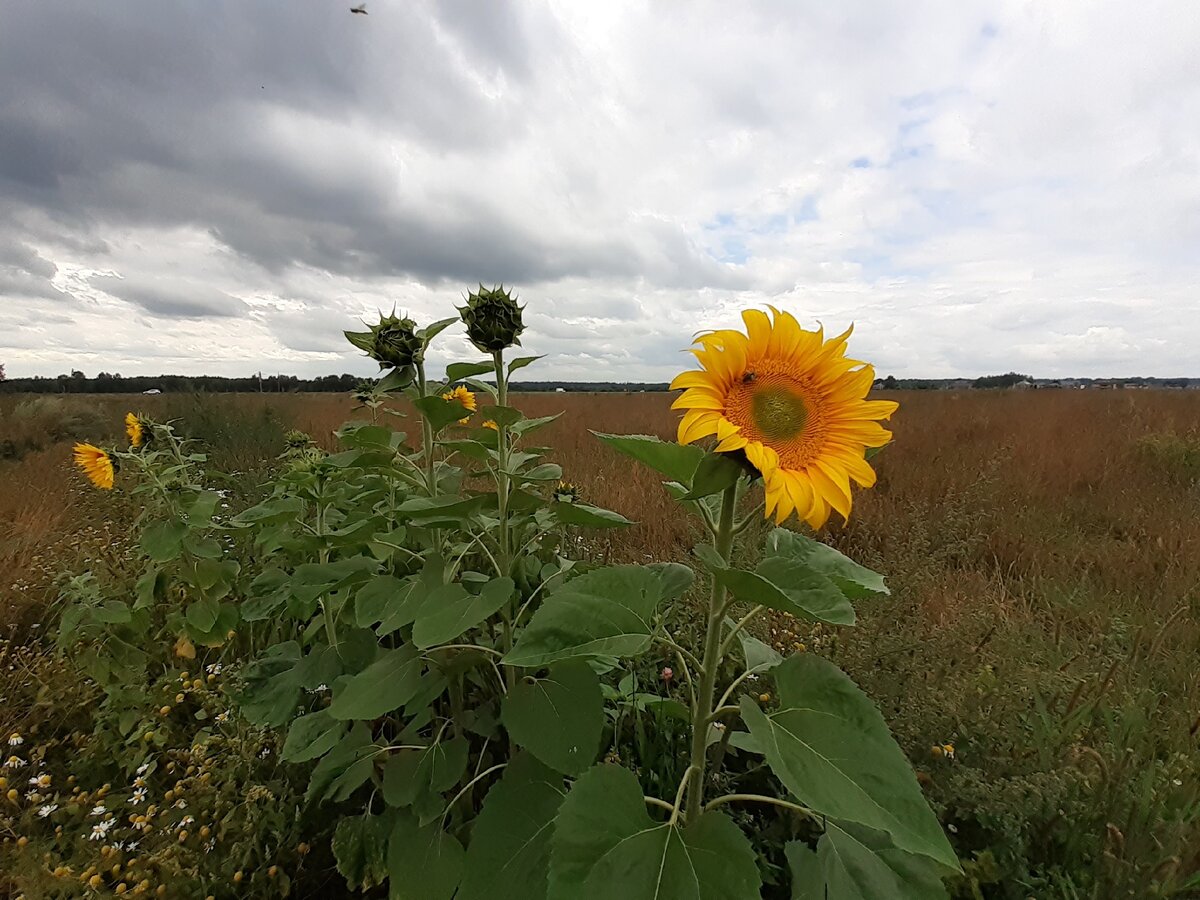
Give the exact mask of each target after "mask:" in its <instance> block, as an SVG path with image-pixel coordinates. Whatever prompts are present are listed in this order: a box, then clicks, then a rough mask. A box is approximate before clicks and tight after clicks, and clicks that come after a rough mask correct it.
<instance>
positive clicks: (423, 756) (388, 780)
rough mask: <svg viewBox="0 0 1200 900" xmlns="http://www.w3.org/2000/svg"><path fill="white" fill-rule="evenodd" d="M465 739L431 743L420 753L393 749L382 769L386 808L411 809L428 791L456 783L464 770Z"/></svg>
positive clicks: (465, 764) (442, 788)
mask: <svg viewBox="0 0 1200 900" xmlns="http://www.w3.org/2000/svg"><path fill="white" fill-rule="evenodd" d="M469 749H470V747H469V744H468V743H467V739H466V738H462V737H456V738H451V739H450V740H447V741H435V742H434V743H432V744H430V745H429V746H428V747H424V748H422V749H420V750H397V751H396V752H394V753H393V754H392V755H391V756H389V757H388V760H387V762H386V763H384V766H383V788H382V792H383V799H384V802H386V803H387V804H388V805H389V806H396V807H402V806H411V805H412V804H413V803H415V802H416V801H417V800H418V799H419V798H420V797H422V796H424V795H425V794H427V793H429V792H432V793H434V794H440V793H442V792H443V791H447V790H449V789H450V788H451V787H453V786H454V785H456V784H458V782H459V780H460V779H461V778H462V776H463V773H464V772H466V770H467V751H468V750H469Z"/></svg>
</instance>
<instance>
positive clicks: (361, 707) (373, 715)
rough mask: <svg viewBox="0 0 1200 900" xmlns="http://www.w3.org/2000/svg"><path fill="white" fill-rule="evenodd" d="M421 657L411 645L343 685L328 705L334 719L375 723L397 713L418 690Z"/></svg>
mask: <svg viewBox="0 0 1200 900" xmlns="http://www.w3.org/2000/svg"><path fill="white" fill-rule="evenodd" d="M422 668H423V666H422V662H421V657H420V656H419V655H418V654H417V651H416V648H415V647H413V645H412V644H405V645H404V646H403V647H401V648H400V649H399V650H388V651H385V652H384V654H383V656H381V657H380V658H379V659H377V660H376V661H375V662H373V663H371V665H369V666H367V667H366V668H365V669H363V670H362V671H361V672H359V673H358V674H357V675H354V676H352V677H351V678H349V679H348V680H347V681H345V682H344V683H343V684H342V685H341V686H340V687H339V689H338V691H337V693H336V694H335V695H334V698H333V703H331V704H330V705H329V714H330V715H331V716H333V717H334V718H335V719H377V718H379V717H380V716H383V715H387V714H388V713H390V712H392V711H393V710H396V709H399V708H400V707H401V706H403V705H404V704H405V703H407V702H408V701H409V700H410V699H412V697H413V695H415V694H416V693H417V691H419V690H420V689H421V674H422Z"/></svg>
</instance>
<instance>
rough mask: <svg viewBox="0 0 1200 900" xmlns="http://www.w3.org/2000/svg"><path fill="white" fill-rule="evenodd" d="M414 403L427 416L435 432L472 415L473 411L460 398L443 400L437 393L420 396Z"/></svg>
mask: <svg viewBox="0 0 1200 900" xmlns="http://www.w3.org/2000/svg"><path fill="white" fill-rule="evenodd" d="M412 404H413V406H415V407H416V408H417V410H418V411H419V412H420V413H421V415H423V416H424V417H425V419H426V421H428V422H429V424H430V425H431V426H432V427H433V430H434V431H435V432H437V431H441V430H442V429H443V428H445V427H446V426H447V425H452V424H454V423H455V422H457V421H458V420H459V419H465V418H467V416H469V415H471V411H470V410H469V409H467V408H466V407H465V406H463V405H462V403H461V402H459V401H458V400H443V399H442V398H441V397H438V396H436V395H431V396H429V397H418V398H417V399H416V400H414V401H413V402H412Z"/></svg>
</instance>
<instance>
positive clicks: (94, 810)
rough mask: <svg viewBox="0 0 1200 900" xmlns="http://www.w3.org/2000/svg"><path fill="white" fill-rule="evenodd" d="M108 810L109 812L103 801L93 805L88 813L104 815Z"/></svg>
mask: <svg viewBox="0 0 1200 900" xmlns="http://www.w3.org/2000/svg"><path fill="white" fill-rule="evenodd" d="M106 812H108V810H107V809H105V808H104V804H103V803H100V804H97V805H96V806H93V807H92V811H91V812H90V813H88V815H90V816H102V815H104V814H105V813H106Z"/></svg>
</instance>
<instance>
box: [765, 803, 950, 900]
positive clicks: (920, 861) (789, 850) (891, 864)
mask: <svg viewBox="0 0 1200 900" xmlns="http://www.w3.org/2000/svg"><path fill="white" fill-rule="evenodd" d="M784 854H785V855H786V856H787V860H788V865H789V868H790V869H791V870H792V900H827V898H829V900H876V898H879V897H887V898H888V900H947V898H948V897H949V895H948V894H947V893H946V888H945V886H944V885H943V884H942V879H941V876H940V874H939V870H938V865H937V863H935V862H933V861H931V860H930V859H929V858H928V857H925V856H915V855H913V854H911V853H905V852H904V851H903V850H897V849H896V848H895V847H894V846H892V843H891V842H890V841H889V840H888V839H887V835H885V834H882V833H881V832H878V831H872V830H871V829H868V828H862V827H859V826H855V825H849V824H847V825H839V824H837V823H835V822H827V823H826V831H825V834H823V835H822V836H821V839H820V840H819V841H818V842H817V849H816V852H814V851H812V850H810V849H809V848H808V846H807V845H805V844H802V843H800V842H798V841H794V842H792V843H790V844H787V845H786V846H785V847H784Z"/></svg>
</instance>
